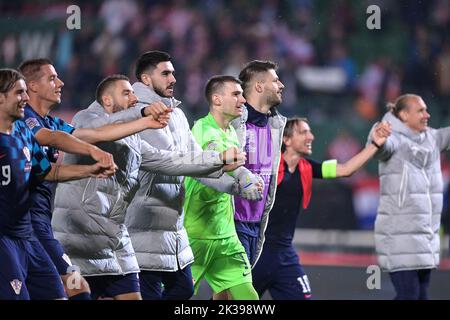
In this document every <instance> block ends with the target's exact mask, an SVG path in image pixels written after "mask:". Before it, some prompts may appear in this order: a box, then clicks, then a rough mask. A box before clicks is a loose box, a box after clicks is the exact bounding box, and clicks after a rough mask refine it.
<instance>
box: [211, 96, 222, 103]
mask: <svg viewBox="0 0 450 320" xmlns="http://www.w3.org/2000/svg"><path fill="white" fill-rule="evenodd" d="M212 102H213V104H215V105H216V106H220V105H221V104H222V99H221V97H220V95H218V94H217V93H214V94H213V95H212Z"/></svg>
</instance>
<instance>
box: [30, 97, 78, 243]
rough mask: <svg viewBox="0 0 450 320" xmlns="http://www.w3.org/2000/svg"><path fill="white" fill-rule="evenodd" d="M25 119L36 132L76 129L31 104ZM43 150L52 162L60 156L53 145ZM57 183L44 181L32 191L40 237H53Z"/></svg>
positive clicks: (32, 213) (34, 214)
mask: <svg viewBox="0 0 450 320" xmlns="http://www.w3.org/2000/svg"><path fill="white" fill-rule="evenodd" d="M23 121H24V122H25V123H26V125H27V126H28V128H29V129H30V130H31V131H32V132H33V134H36V133H37V132H38V131H39V130H41V129H42V128H47V129H50V130H60V131H64V132H67V133H69V134H72V132H73V131H74V130H75V128H74V127H72V126H71V125H70V124H68V123H67V122H65V121H64V120H62V119H60V118H57V117H51V116H48V115H47V116H45V117H41V116H40V115H39V114H38V113H37V112H36V111H34V110H33V108H32V107H31V106H29V105H26V107H25V117H24V118H23ZM41 149H42V151H43V152H44V153H45V154H46V155H47V158H48V159H49V160H50V162H56V161H57V160H58V157H59V151H58V150H57V149H55V148H53V147H48V146H42V147H41ZM55 186H56V184H55V183H54V182H50V181H42V182H41V183H39V184H38V185H37V186H36V187H35V188H34V189H33V190H32V192H31V198H32V200H33V205H32V206H31V209H30V211H31V222H32V224H33V228H34V231H35V232H36V235H37V236H38V238H44V239H48V238H49V239H53V231H52V227H51V218H52V197H53V192H54V190H55Z"/></svg>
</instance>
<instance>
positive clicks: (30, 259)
mask: <svg viewBox="0 0 450 320" xmlns="http://www.w3.org/2000/svg"><path fill="white" fill-rule="evenodd" d="M0 260H1V268H0V299H4V300H29V299H33V300H38V299H42V300H52V299H61V298H66V297H67V296H66V293H65V291H64V286H63V283H62V281H61V277H60V275H59V274H58V271H57V270H56V268H55V266H54V265H53V262H52V260H51V259H50V257H49V256H48V254H47V253H46V252H45V250H44V248H43V247H42V245H41V243H40V242H39V241H38V240H37V239H33V240H25V239H13V238H10V237H8V236H5V235H1V236H0Z"/></svg>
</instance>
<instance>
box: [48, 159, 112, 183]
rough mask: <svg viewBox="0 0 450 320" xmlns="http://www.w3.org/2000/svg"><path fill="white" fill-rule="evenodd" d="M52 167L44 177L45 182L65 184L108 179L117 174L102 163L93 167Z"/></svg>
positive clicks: (55, 165) (56, 165) (53, 165)
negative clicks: (87, 179)
mask: <svg viewBox="0 0 450 320" xmlns="http://www.w3.org/2000/svg"><path fill="white" fill-rule="evenodd" d="M51 166H52V167H51V169H50V171H49V172H48V173H47V174H46V175H45V176H44V180H47V181H54V182H64V181H70V180H79V179H84V178H88V177H96V178H107V177H110V176H112V175H113V174H114V173H115V170H114V169H111V168H109V167H107V166H104V165H102V164H100V163H96V164H93V165H59V164H54V163H52V165H51Z"/></svg>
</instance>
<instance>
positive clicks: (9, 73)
mask: <svg viewBox="0 0 450 320" xmlns="http://www.w3.org/2000/svg"><path fill="white" fill-rule="evenodd" d="M20 79H22V80H25V77H24V76H23V75H22V74H21V73H20V72H19V71H17V70H14V69H9V68H4V69H0V93H4V94H6V93H7V92H8V91H9V90H11V89H12V88H13V87H14V84H15V83H16V82H17V81H18V80H20Z"/></svg>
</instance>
